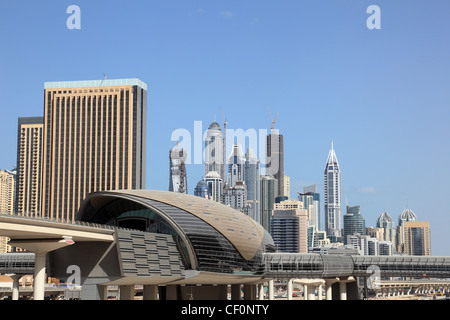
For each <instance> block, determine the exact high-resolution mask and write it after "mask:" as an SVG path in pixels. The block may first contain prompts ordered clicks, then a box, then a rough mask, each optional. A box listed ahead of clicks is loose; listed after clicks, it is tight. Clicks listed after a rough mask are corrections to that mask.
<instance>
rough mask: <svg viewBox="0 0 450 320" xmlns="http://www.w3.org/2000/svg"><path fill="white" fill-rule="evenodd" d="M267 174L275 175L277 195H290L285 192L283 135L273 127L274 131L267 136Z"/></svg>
mask: <svg viewBox="0 0 450 320" xmlns="http://www.w3.org/2000/svg"><path fill="white" fill-rule="evenodd" d="M265 172H266V176H273V177H274V178H275V179H276V180H277V184H278V187H277V193H278V194H277V195H285V196H289V194H284V192H285V188H284V147H283V135H281V134H279V132H278V129H274V128H272V131H271V133H270V134H269V135H267V137H266V170H265Z"/></svg>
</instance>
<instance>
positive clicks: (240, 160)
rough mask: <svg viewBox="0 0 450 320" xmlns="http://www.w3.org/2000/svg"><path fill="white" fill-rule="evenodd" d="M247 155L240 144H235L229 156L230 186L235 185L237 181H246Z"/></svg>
mask: <svg viewBox="0 0 450 320" xmlns="http://www.w3.org/2000/svg"><path fill="white" fill-rule="evenodd" d="M244 172H245V157H244V154H243V153H242V146H241V145H240V144H235V145H233V150H232V151H231V154H230V156H229V157H228V181H227V184H228V186H229V187H233V186H234V185H235V184H236V182H237V181H244Z"/></svg>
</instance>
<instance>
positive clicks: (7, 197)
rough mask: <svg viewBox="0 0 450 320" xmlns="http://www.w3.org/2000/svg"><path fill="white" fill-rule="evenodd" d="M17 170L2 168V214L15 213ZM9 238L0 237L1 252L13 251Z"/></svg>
mask: <svg viewBox="0 0 450 320" xmlns="http://www.w3.org/2000/svg"><path fill="white" fill-rule="evenodd" d="M15 186H16V171H9V170H0V214H13V213H14V203H15ZM8 241H9V238H7V237H0V253H5V252H9V251H11V246H9V245H8Z"/></svg>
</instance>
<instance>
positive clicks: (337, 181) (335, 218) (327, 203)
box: [324, 142, 342, 242]
mask: <svg viewBox="0 0 450 320" xmlns="http://www.w3.org/2000/svg"><path fill="white" fill-rule="evenodd" d="M324 207H325V231H326V232H327V236H328V237H330V239H332V240H334V241H337V239H338V238H340V237H341V235H342V230H341V219H342V217H341V170H340V169H339V163H338V160H337V157H336V153H335V152H334V148H333V142H331V150H330V152H329V153H328V158H327V163H326V165H325V171H324ZM332 242H333V241H332Z"/></svg>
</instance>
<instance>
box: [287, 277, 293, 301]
mask: <svg viewBox="0 0 450 320" xmlns="http://www.w3.org/2000/svg"><path fill="white" fill-rule="evenodd" d="M292 291H293V290H292V279H291V280H289V281H288V285H287V299H288V300H292Z"/></svg>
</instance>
